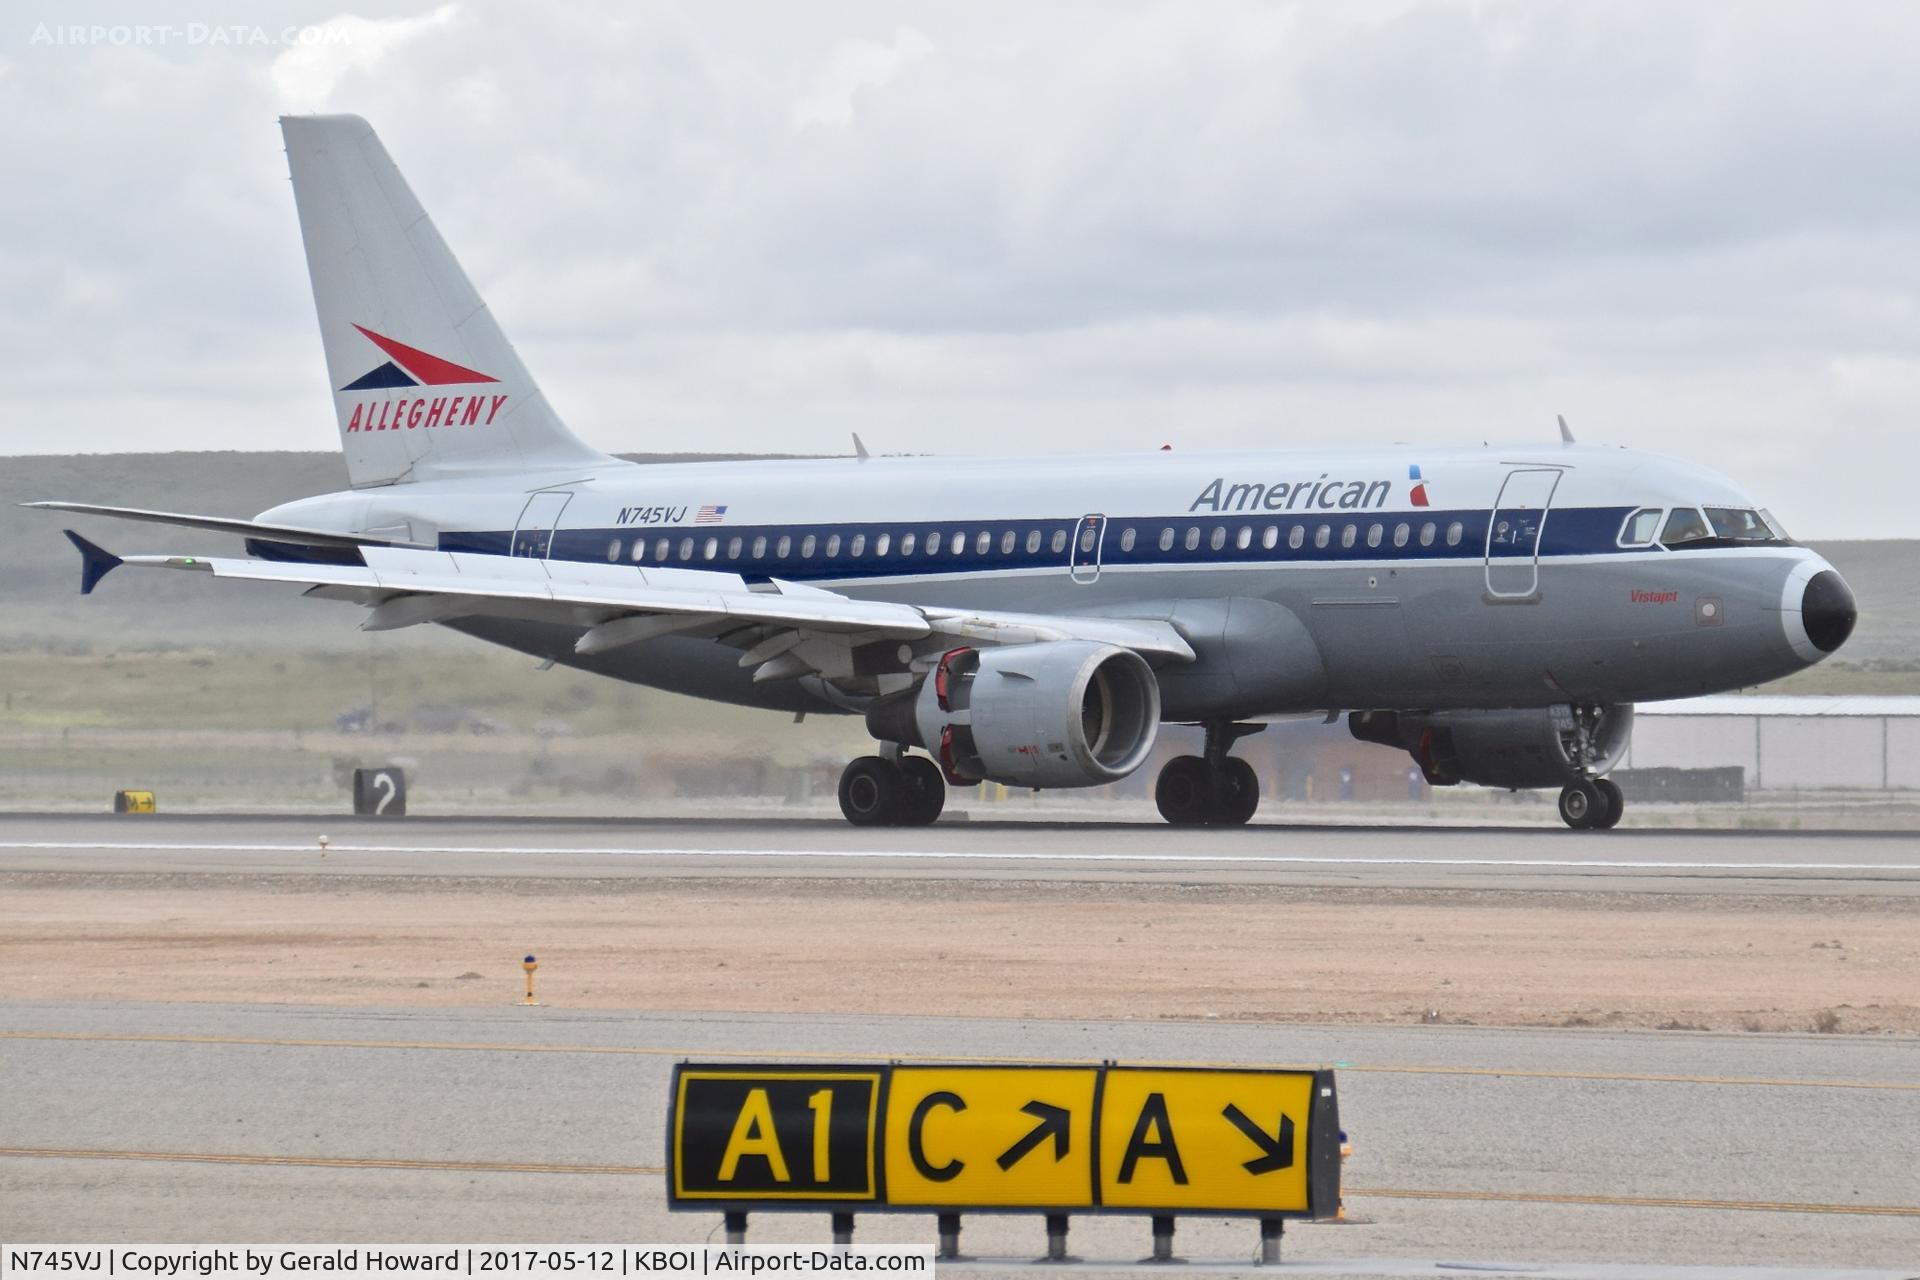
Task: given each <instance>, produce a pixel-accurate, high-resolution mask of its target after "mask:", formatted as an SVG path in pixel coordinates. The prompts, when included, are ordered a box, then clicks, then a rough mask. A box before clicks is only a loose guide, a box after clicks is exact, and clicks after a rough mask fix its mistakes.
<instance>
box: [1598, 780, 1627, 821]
mask: <svg viewBox="0 0 1920 1280" xmlns="http://www.w3.org/2000/svg"><path fill="white" fill-rule="evenodd" d="M1593 785H1594V788H1595V790H1597V791H1599V793H1600V795H1601V796H1602V797H1603V798H1604V799H1605V800H1606V802H1607V811H1606V812H1605V813H1604V814H1602V815H1601V816H1600V821H1598V822H1596V823H1594V824H1593V825H1594V828H1595V829H1596V830H1599V831H1611V830H1613V829H1614V828H1615V827H1617V826H1619V825H1620V815H1621V814H1623V813H1625V812H1626V811H1627V798H1626V796H1624V795H1622V794H1621V793H1620V784H1619V783H1617V782H1615V781H1613V780H1612V779H1611V778H1595V779H1594V780H1593Z"/></svg>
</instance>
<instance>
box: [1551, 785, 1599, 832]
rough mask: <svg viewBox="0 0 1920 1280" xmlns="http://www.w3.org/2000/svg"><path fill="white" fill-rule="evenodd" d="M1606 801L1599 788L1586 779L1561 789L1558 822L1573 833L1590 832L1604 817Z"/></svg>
mask: <svg viewBox="0 0 1920 1280" xmlns="http://www.w3.org/2000/svg"><path fill="white" fill-rule="evenodd" d="M1606 814H1607V800H1606V797H1605V796H1603V795H1601V794H1600V788H1598V787H1596V786H1594V785H1593V783H1592V782H1589V781H1588V780H1587V779H1585V778H1582V779H1581V780H1580V781H1578V782H1575V783H1572V784H1570V785H1568V786H1566V787H1563V788H1562V789H1561V791H1560V821H1562V822H1564V823H1566V824H1567V825H1568V826H1569V827H1572V828H1573V829H1574V830H1575V831H1590V830H1592V829H1593V828H1594V827H1596V826H1598V825H1599V823H1600V820H1601V819H1602V818H1604V817H1606Z"/></svg>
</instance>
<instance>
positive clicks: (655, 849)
mask: <svg viewBox="0 0 1920 1280" xmlns="http://www.w3.org/2000/svg"><path fill="white" fill-rule="evenodd" d="M0 849H22V850H45V851H59V850H66V851H81V852H86V851H95V852H100V851H111V852H120V853H300V854H317V853H319V852H320V849H319V846H318V845H317V844H298V845H293V844H161V843H120V842H116V843H110V844H109V843H103V842H100V841H89V840H72V841H68V840H8V841H0ZM327 852H328V853H329V854H342V853H413V854H508V855H526V854H535V855H554V854H569V853H577V854H603V855H620V856H627V857H652V858H822V859H830V858H847V859H865V860H885V859H889V858H899V859H912V860H918V861H953V862H1167V863H1183V862H1192V863H1208V864H1213V865H1229V866H1319V867H1341V866H1354V867H1501V868H1513V867H1532V868H1546V869H1558V870H1567V871H1586V870H1601V871H1894V872H1908V873H1912V872H1920V863H1910V862H1879V863H1875V862H1660V861H1655V860H1626V859H1613V858H1609V859H1591V860H1589V859H1580V858H1411V857H1397V858H1380V857H1355V858H1346V857H1311V856H1304V855H1294V854H1277V853H1276V854H1264V853H1233V854H1229V853H1190V852H1169V853H1033V852H1013V851H1009V852H1001V853H983V852H978V851H973V850H941V849H699V848H682V847H673V846H639V847H631V848H607V847H602V846H575V845H386V844H330V845H328V847H327Z"/></svg>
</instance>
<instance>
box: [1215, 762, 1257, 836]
mask: <svg viewBox="0 0 1920 1280" xmlns="http://www.w3.org/2000/svg"><path fill="white" fill-rule="evenodd" d="M1259 807H1260V778H1259V776H1258V775H1257V774H1255V773H1254V771H1253V766H1252V765H1250V764H1248V763H1247V762H1246V761H1245V760H1242V759H1241V758H1240V757H1238V756H1228V757H1227V759H1226V761H1225V763H1223V764H1222V765H1221V766H1220V772H1219V773H1218V774H1216V775H1215V776H1214V783H1213V817H1212V819H1211V821H1212V823H1213V825H1214V826H1216V827H1240V826H1245V825H1246V823H1247V820H1248V819H1249V818H1251V817H1253V811H1254V810H1255V809H1258V808H1259Z"/></svg>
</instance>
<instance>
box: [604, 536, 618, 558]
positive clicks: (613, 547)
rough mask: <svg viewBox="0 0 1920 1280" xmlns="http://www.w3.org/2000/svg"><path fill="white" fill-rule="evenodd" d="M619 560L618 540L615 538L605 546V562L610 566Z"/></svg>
mask: <svg viewBox="0 0 1920 1280" xmlns="http://www.w3.org/2000/svg"><path fill="white" fill-rule="evenodd" d="M619 558H620V539H618V538H615V539H614V540H613V541H612V542H609V543H608V544H607V562H608V563H609V564H611V563H612V562H613V561H615V560H618V559H619Z"/></svg>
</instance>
